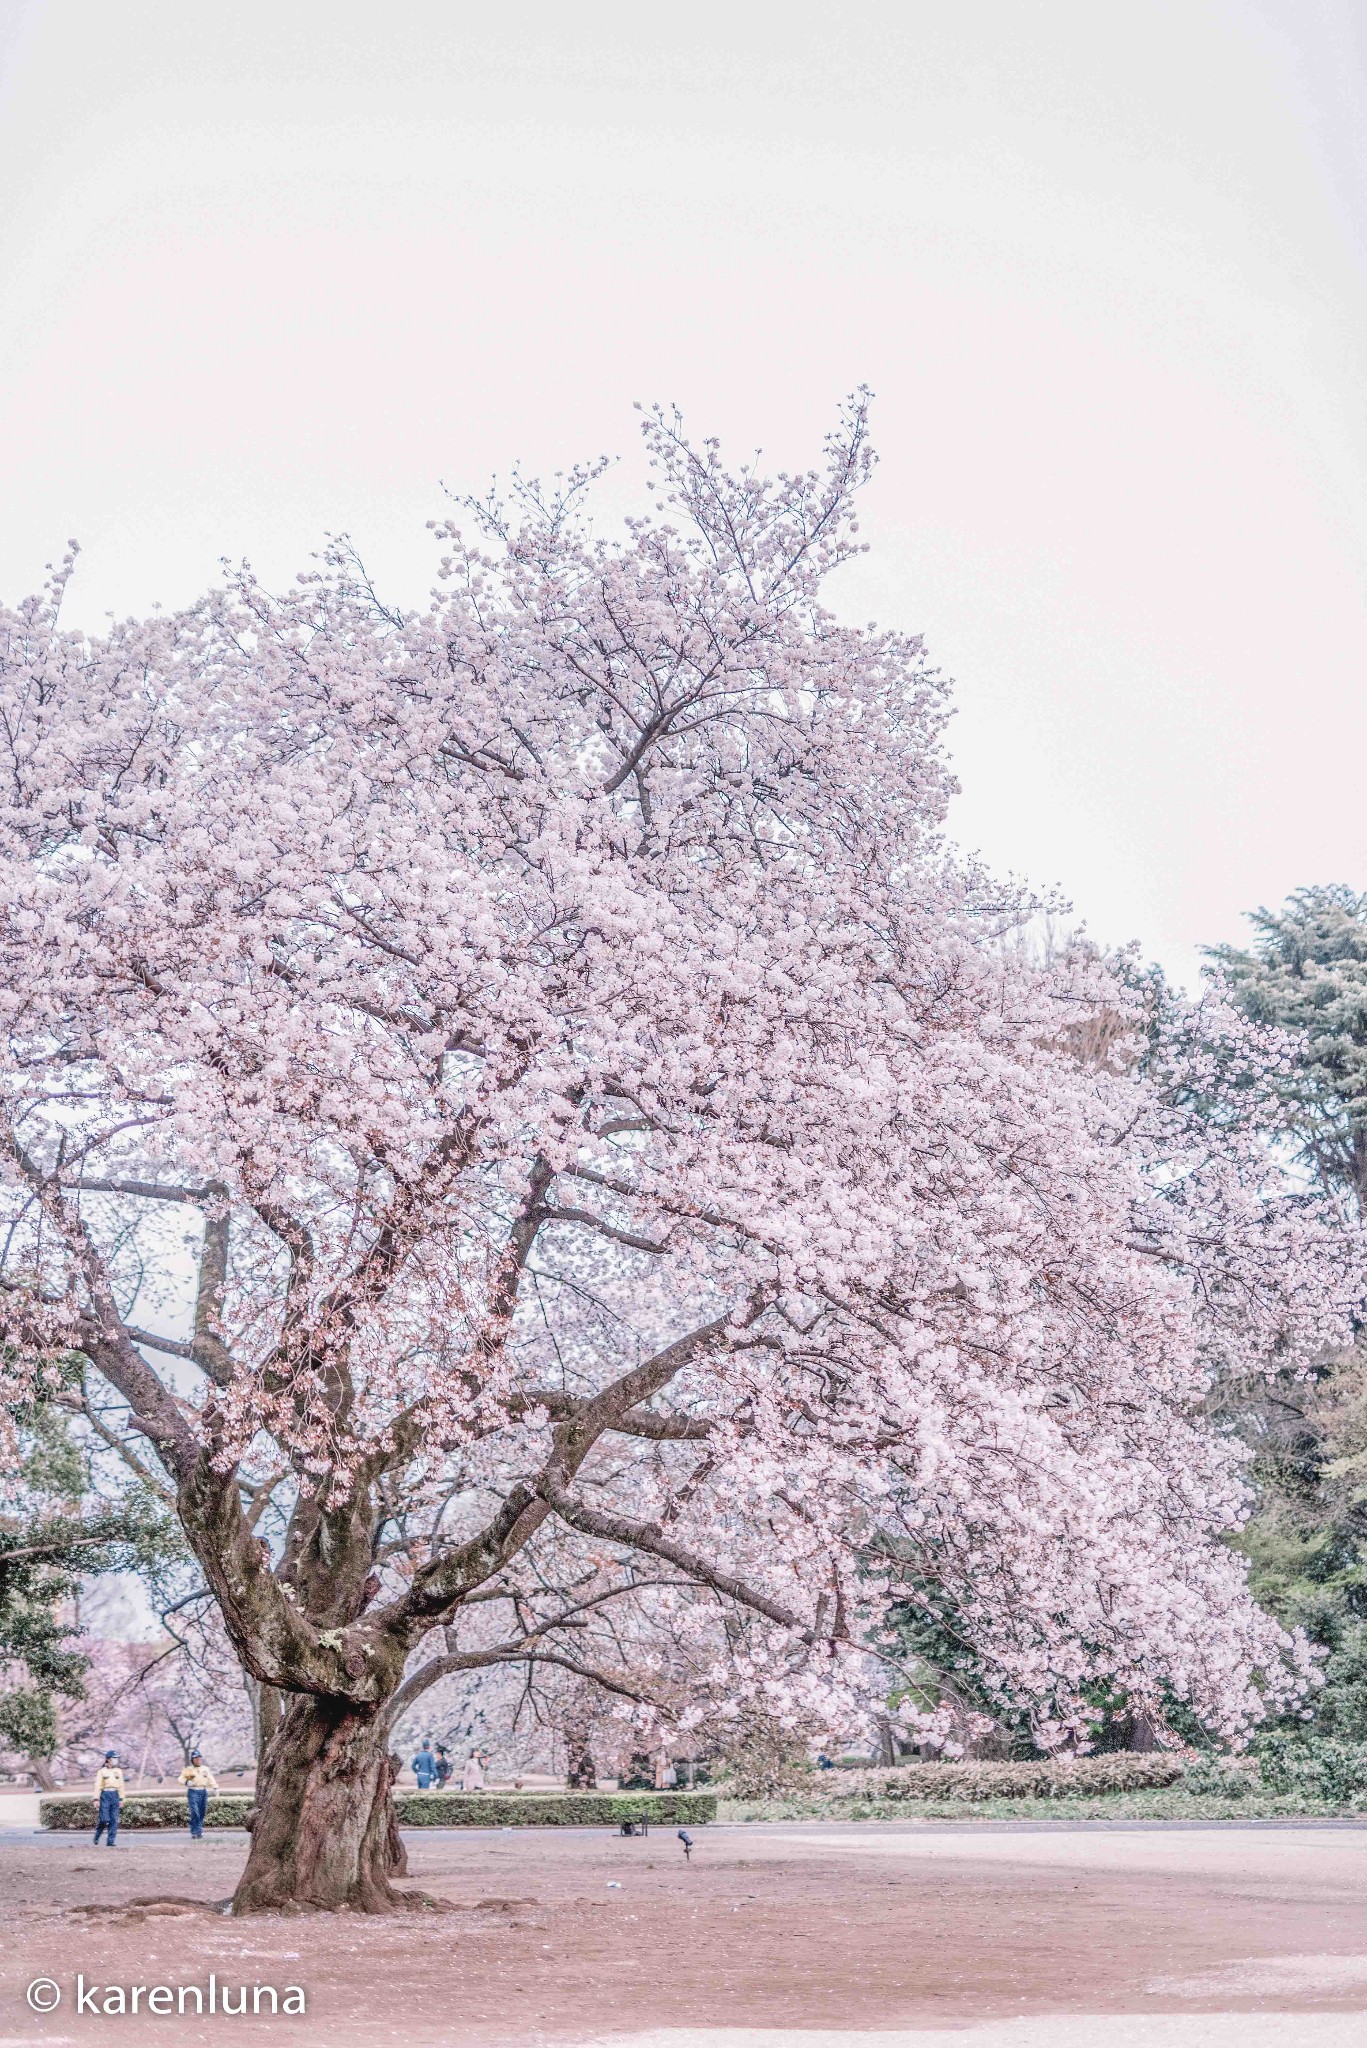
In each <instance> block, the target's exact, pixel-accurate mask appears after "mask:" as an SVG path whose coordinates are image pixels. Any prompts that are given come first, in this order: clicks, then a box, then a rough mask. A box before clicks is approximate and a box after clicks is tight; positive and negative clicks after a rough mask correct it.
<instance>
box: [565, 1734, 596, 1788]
mask: <svg viewBox="0 0 1367 2048" xmlns="http://www.w3.org/2000/svg"><path fill="white" fill-rule="evenodd" d="M565 1749H566V1753H567V1758H568V1766H567V1769H566V1772H565V1783H566V1784H567V1785H568V1786H569V1788H570V1790H571V1792H596V1791H597V1789H598V1767H597V1765H596V1764H595V1763H594V1760H593V1750H592V1748H591V1747H590V1745H589V1739H588V1737H587V1736H585V1735H581V1736H578V1737H575V1736H569V1735H567V1736H566V1738H565Z"/></svg>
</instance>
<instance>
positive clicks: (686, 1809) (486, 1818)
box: [394, 1792, 717, 1828]
mask: <svg viewBox="0 0 1367 2048" xmlns="http://www.w3.org/2000/svg"><path fill="white" fill-rule="evenodd" d="M394 1804H395V1806H396V1808H397V1809H398V1815H399V1819H400V1821H401V1822H402V1823H403V1825H404V1826H405V1827H406V1828H601V1827H619V1826H620V1825H621V1823H622V1822H623V1821H624V1820H648V1821H651V1822H658V1823H659V1825H660V1826H661V1827H665V1826H669V1827H704V1826H705V1825H706V1824H707V1822H708V1821H710V1820H715V1819H716V1817H717V1797H716V1794H715V1793H714V1792H399V1793H398V1794H396V1796H395V1800H394Z"/></svg>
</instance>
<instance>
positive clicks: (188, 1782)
mask: <svg viewBox="0 0 1367 2048" xmlns="http://www.w3.org/2000/svg"><path fill="white" fill-rule="evenodd" d="M180 1782H181V1784H182V1785H183V1786H184V1787H185V1801H186V1804H187V1805H188V1807H189V1809H190V1840H191V1841H192V1842H202V1841H203V1840H204V1816H205V1814H206V1813H207V1812H208V1809H209V1794H210V1793H211V1792H217V1790H218V1780H217V1778H215V1776H214V1774H213V1772H212V1771H211V1770H210V1769H209V1766H208V1765H207V1764H206V1763H205V1761H204V1758H203V1756H202V1755H201V1753H200V1752H199V1750H197V1749H192V1750H191V1751H190V1761H189V1763H188V1764H187V1765H186V1766H185V1769H184V1770H183V1771H182V1772H181V1774H180Z"/></svg>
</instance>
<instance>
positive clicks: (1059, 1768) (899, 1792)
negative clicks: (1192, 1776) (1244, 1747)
mask: <svg viewBox="0 0 1367 2048" xmlns="http://www.w3.org/2000/svg"><path fill="white" fill-rule="evenodd" d="M1183 1768H1184V1767H1183V1763H1182V1759H1181V1758H1180V1757H1177V1756H1174V1755H1173V1754H1172V1752H1171V1751H1165V1750H1156V1751H1153V1752H1146V1753H1145V1754H1143V1755H1140V1754H1137V1753H1136V1752H1134V1751H1132V1750H1118V1751H1116V1752H1115V1753H1114V1754H1111V1755H1107V1756H1071V1757H1052V1758H1049V1759H1046V1760H1045V1761H1044V1762H1041V1763H987V1762H979V1761H976V1760H972V1761H965V1762H964V1763H917V1764H899V1765H897V1766H895V1767H894V1768H892V1769H890V1770H874V1771H841V1772H839V1774H837V1773H836V1772H835V1771H814V1772H813V1773H812V1776H811V1777H810V1778H809V1779H808V1780H807V1781H806V1784H805V1786H804V1796H806V1795H807V1794H812V1795H815V1796H817V1797H819V1798H821V1799H822V1800H829V1801H830V1802H831V1804H832V1805H833V1806H835V1805H843V1804H844V1803H845V1801H846V1800H860V1801H868V1800H871V1799H874V1800H880V1801H881V1800H894V1799H905V1800H908V1801H912V1800H918V1799H920V1800H925V1799H964V1800H974V1799H1076V1798H1078V1797H1079V1796H1083V1797H1085V1796H1086V1795H1087V1794H1089V1793H1091V1794H1095V1793H1101V1792H1146V1791H1153V1790H1157V1789H1159V1788H1160V1787H1162V1786H1165V1785H1175V1784H1176V1783H1177V1781H1178V1779H1179V1778H1180V1777H1181V1776H1182V1773H1183Z"/></svg>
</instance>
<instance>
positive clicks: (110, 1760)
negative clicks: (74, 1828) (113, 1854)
mask: <svg viewBox="0 0 1367 2048" xmlns="http://www.w3.org/2000/svg"><path fill="white" fill-rule="evenodd" d="M95 1791H96V1793H97V1795H98V1797H99V1802H100V1817H99V1819H98V1820H97V1821H96V1823H95V1847H96V1848H97V1849H98V1848H99V1846H100V1836H101V1835H102V1834H104V1833H105V1832H106V1831H107V1832H108V1835H109V1846H110V1848H111V1849H112V1848H113V1847H114V1844H115V1841H116V1840H117V1838H118V1832H119V1807H120V1805H121V1804H122V1802H123V1772H122V1771H121V1770H120V1769H119V1752H118V1751H117V1750H116V1749H107V1750H106V1751H105V1753H104V1762H103V1764H102V1765H101V1766H100V1769H99V1770H98V1771H96V1773H95Z"/></svg>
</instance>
